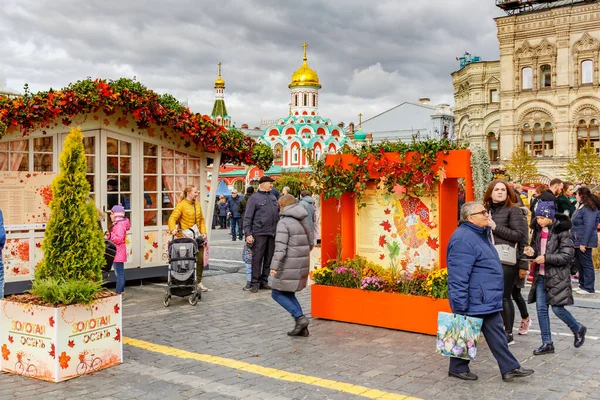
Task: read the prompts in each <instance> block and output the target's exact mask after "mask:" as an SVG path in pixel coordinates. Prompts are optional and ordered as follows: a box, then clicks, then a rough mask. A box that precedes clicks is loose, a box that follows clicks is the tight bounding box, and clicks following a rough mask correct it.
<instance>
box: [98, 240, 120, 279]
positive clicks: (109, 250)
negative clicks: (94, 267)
mask: <svg viewBox="0 0 600 400" xmlns="http://www.w3.org/2000/svg"><path fill="white" fill-rule="evenodd" d="M116 255H117V245H116V244H114V243H113V242H112V241H111V240H109V239H104V260H105V261H106V263H105V264H104V266H103V267H102V271H104V272H110V270H111V269H112V265H113V262H114V261H115V256H116Z"/></svg>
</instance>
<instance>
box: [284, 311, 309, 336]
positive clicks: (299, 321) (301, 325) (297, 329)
mask: <svg viewBox="0 0 600 400" xmlns="http://www.w3.org/2000/svg"><path fill="white" fill-rule="evenodd" d="M295 320H296V326H294V329H293V330H292V331H291V332H288V335H289V336H299V335H300V333H301V332H302V330H303V329H305V328H306V327H308V319H307V318H306V317H305V316H304V315H302V316H300V317H298V318H295Z"/></svg>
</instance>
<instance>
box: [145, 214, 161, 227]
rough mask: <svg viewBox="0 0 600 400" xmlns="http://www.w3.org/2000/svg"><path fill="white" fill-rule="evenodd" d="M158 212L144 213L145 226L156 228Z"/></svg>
mask: <svg viewBox="0 0 600 400" xmlns="http://www.w3.org/2000/svg"><path fill="white" fill-rule="evenodd" d="M157 215H158V211H156V210H154V211H144V226H156V222H157V221H156V217H157Z"/></svg>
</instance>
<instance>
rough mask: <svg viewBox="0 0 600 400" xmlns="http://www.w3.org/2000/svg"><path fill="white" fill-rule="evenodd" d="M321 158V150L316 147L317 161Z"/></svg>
mask: <svg viewBox="0 0 600 400" xmlns="http://www.w3.org/2000/svg"><path fill="white" fill-rule="evenodd" d="M320 157H321V148H320V147H319V146H316V147H315V160H318V159H319V158H320Z"/></svg>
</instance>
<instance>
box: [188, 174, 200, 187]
mask: <svg viewBox="0 0 600 400" xmlns="http://www.w3.org/2000/svg"><path fill="white" fill-rule="evenodd" d="M188 182H189V183H190V185H193V186H195V187H196V189H198V190H200V177H199V176H190V177H189V178H188Z"/></svg>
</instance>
